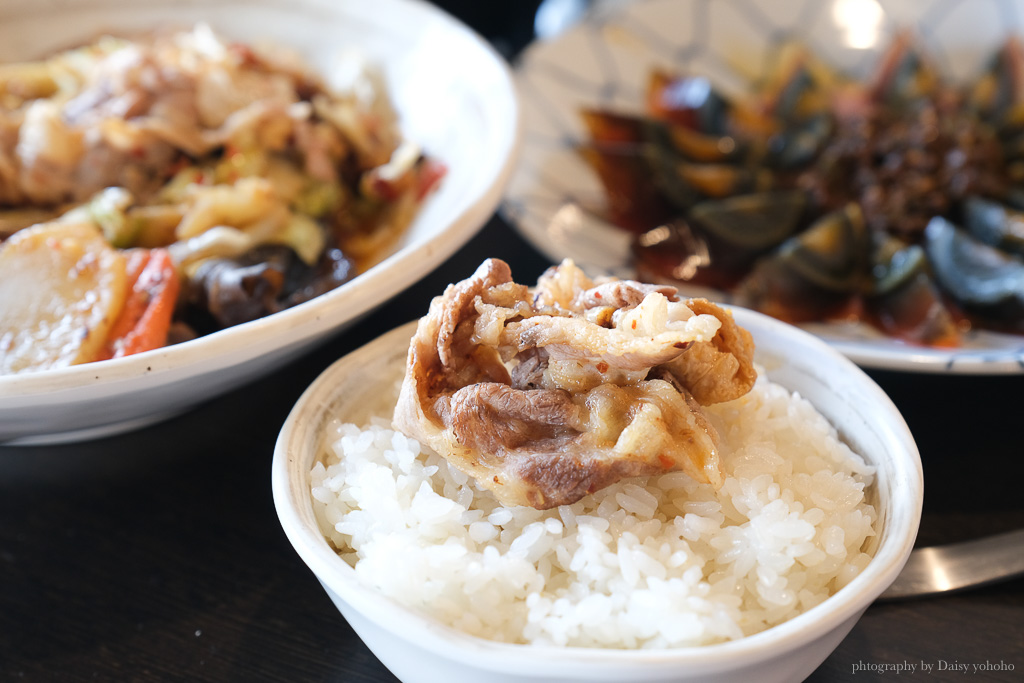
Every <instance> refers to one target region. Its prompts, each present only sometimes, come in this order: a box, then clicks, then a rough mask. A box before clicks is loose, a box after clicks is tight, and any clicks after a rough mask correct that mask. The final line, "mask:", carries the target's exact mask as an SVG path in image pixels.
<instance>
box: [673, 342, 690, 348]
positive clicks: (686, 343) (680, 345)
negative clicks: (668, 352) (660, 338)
mask: <svg viewBox="0 0 1024 683" xmlns="http://www.w3.org/2000/svg"><path fill="white" fill-rule="evenodd" d="M689 345H690V343H689V342H676V343H675V344H673V346H675V347H676V348H677V349H685V348H686V347H687V346H689Z"/></svg>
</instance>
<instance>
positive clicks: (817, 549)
mask: <svg viewBox="0 0 1024 683" xmlns="http://www.w3.org/2000/svg"><path fill="white" fill-rule="evenodd" d="M385 393H386V392H385ZM396 396H397V386H396V389H395V394H394V396H390V395H389V396H385V397H383V399H382V402H381V405H379V406H377V407H376V410H375V411H371V412H376V416H372V415H371V416H370V417H369V418H368V419H366V420H365V421H361V422H360V425H356V424H352V423H343V422H342V421H341V420H340V419H338V418H328V421H327V423H326V424H325V428H324V432H325V435H324V437H323V439H322V445H321V448H320V453H319V454H318V455H317V457H316V461H315V464H314V465H313V467H312V471H311V472H310V476H311V487H310V489H311V493H312V499H313V500H312V506H313V513H314V515H315V517H316V521H317V524H318V526H319V527H320V530H321V531H322V532H323V534H324V536H325V537H326V538H327V540H328V541H329V542H330V543H331V545H332V546H333V547H334V548H335V549H336V550H337V551H338V553H339V555H340V556H341V557H342V558H343V559H344V560H345V562H347V563H348V564H349V565H350V566H352V567H354V569H355V573H356V575H357V576H358V577H359V579H360V580H361V581H362V582H365V583H366V584H368V585H371V586H374V587H376V588H377V589H378V590H380V591H381V592H382V593H383V594H384V595H386V596H388V597H390V598H391V599H393V600H395V601H397V602H398V603H400V604H402V605H405V606H406V607H409V608H411V609H413V610H416V611H419V612H420V613H422V614H424V615H426V616H428V618H432V619H435V620H437V621H440V622H442V623H444V624H447V625H449V626H451V627H453V628H455V629H458V630H460V631H463V632H465V633H468V634H470V635H473V636H478V637H481V638H485V639H488V640H493V641H501V642H506V643H517V644H529V645H535V646H556V647H561V646H570V647H586V648H608V649H658V648H677V647H683V646H693V645H707V644H712V643H720V642H724V641H730V640H737V639H740V638H743V637H745V636H749V635H752V634H754V633H758V632H760V631H763V630H765V629H767V628H769V627H771V626H774V625H776V624H779V623H782V622H784V621H787V620H789V619H791V618H793V617H795V616H796V615H798V614H800V613H802V612H805V611H807V610H809V609H811V608H812V607H814V606H815V605H818V604H819V603H821V602H823V601H824V600H825V599H826V598H828V597H829V596H830V595H833V594H834V593H835V592H836V591H838V590H839V589H841V588H842V587H843V586H845V585H847V584H848V583H850V581H852V580H853V579H854V578H855V577H856V576H857V575H858V574H859V573H860V572H861V571H862V570H863V569H864V568H865V567H866V566H867V565H868V563H869V561H870V560H871V555H869V554H868V553H867V552H865V549H867V548H869V547H871V546H872V545H873V542H872V541H869V538H871V537H872V536H874V535H875V528H876V523H877V513H876V507H875V505H874V503H873V499H874V494H873V488H872V483H873V478H874V474H875V468H874V467H872V466H870V465H868V464H866V463H865V461H864V459H862V458H861V457H860V456H859V455H857V454H856V453H854V452H853V451H852V450H851V449H850V448H849V447H848V446H847V445H846V444H845V443H843V442H842V441H841V440H840V438H839V435H838V434H837V432H836V430H835V429H834V428H833V427H832V426H831V425H830V424H829V422H828V421H827V420H826V419H825V418H824V417H823V416H822V415H821V414H819V413H818V412H817V411H816V410H815V408H814V407H813V406H812V405H811V404H810V403H809V402H808V401H806V400H805V399H803V398H801V397H800V396H799V395H797V394H792V393H790V392H789V391H788V390H786V389H785V388H784V387H782V386H780V385H778V384H775V383H773V382H771V381H770V380H768V379H767V378H766V377H765V376H764V373H763V372H762V373H761V376H760V377H759V379H758V381H757V384H756V385H755V387H754V389H753V390H752V391H751V392H750V393H749V394H748V395H746V396H744V397H742V398H740V399H738V400H736V401H732V402H728V403H723V404H719V405H715V406H710V407H708V408H707V412H708V414H709V418H710V420H711V421H712V423H713V424H714V425H715V427H716V428H717V429H718V430H719V432H720V435H721V437H722V438H721V446H722V448H721V454H720V457H721V466H722V470H723V474H724V475H725V482H724V484H723V486H722V488H721V489H720V490H719V491H715V490H714V489H713V487H711V486H710V485H708V484H699V483H697V482H695V481H694V480H693V479H691V478H690V477H689V476H687V475H686V474H684V473H682V472H677V473H671V474H666V475H662V476H658V477H651V478H643V479H628V480H624V481H622V482H619V483H618V484H616V485H613V486H610V487H608V488H606V489H603V490H601V491H598V492H596V493H595V494H592V495H590V496H587V497H585V498H584V499H582V500H580V501H578V502H577V503H575V504H573V505H569V506H562V507H559V508H555V509H552V510H547V511H539V510H534V509H532V508H527V507H503V506H501V505H499V504H498V503H497V501H496V500H495V499H494V497H493V496H492V495H491V494H490V493H489V492H487V491H485V490H483V489H480V488H478V487H477V486H476V485H475V484H474V482H472V481H471V480H469V479H468V477H467V476H466V475H465V474H463V473H462V472H460V471H459V470H457V469H455V468H454V467H449V466H448V464H447V462H446V461H445V460H444V459H443V458H441V457H440V456H438V455H437V454H435V453H433V452H431V451H429V450H428V449H426V447H424V446H421V445H420V444H419V443H418V442H416V441H414V440H412V439H408V438H406V437H405V436H403V435H402V434H400V433H398V432H395V431H392V430H391V429H390V409H391V408H392V407H393V405H394V400H395V397H396Z"/></svg>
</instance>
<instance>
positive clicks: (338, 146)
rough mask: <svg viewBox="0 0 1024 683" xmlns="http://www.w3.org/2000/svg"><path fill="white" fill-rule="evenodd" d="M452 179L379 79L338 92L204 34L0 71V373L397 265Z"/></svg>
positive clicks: (110, 42) (238, 314)
mask: <svg viewBox="0 0 1024 683" xmlns="http://www.w3.org/2000/svg"><path fill="white" fill-rule="evenodd" d="M444 172H445V169H444V167H443V166H442V165H441V164H440V163H439V162H437V161H436V160H432V159H430V158H428V157H426V156H425V155H424V153H423V152H422V151H421V150H420V148H419V147H418V146H417V145H416V144H414V143H413V142H410V141H408V140H404V139H402V137H401V135H400V132H399V127H398V121H397V116H396V113H395V111H394V109H393V108H392V105H391V102H390V100H389V98H388V95H387V93H386V92H385V89H384V84H383V79H382V77H381V76H380V75H379V74H378V73H377V72H375V71H374V70H372V69H369V68H367V69H364V70H362V72H361V73H360V74H359V75H358V77H356V78H355V79H354V82H353V83H352V84H351V87H347V88H346V89H345V90H344V92H336V91H334V90H333V89H332V88H329V87H328V86H327V85H326V84H325V83H324V82H323V80H322V79H321V78H320V77H319V76H318V75H317V74H314V73H313V72H312V71H311V70H310V69H309V68H308V67H307V66H306V65H305V64H303V63H302V62H301V60H299V59H297V58H296V57H295V56H293V55H291V54H287V53H284V52H283V51H281V50H280V49H278V48H274V49H261V48H258V47H256V46H249V45H244V44H239V43H231V42H227V41H224V40H222V39H221V38H220V37H218V36H217V35H215V34H214V33H213V32H212V31H211V30H210V29H209V27H207V26H205V25H198V26H196V27H195V28H193V29H192V30H189V31H184V32H158V33H154V34H152V35H147V36H145V37H141V38H135V39H132V40H127V39H121V38H113V37H104V38H102V39H100V40H98V41H96V42H94V43H92V44H90V45H87V46H84V47H80V48H75V49H71V50H67V51H64V52H61V53H59V54H56V55H54V56H52V57H50V58H47V59H44V60H41V61H36V62H27V63H19V64H8V65H3V66H0V374H9V373H18V372H25V371H33V370H41V369H47V368H54V367H63V366H66V365H70V364H77V363H85V362H91V361H96V360H104V359H109V358H116V357H119V356H123V355H128V354H132V353H138V352H141V351H146V350H150V349H154V348H159V347H162V346H165V345H167V344H172V343H176V342H180V341H185V340H188V339H191V338H194V337H196V336H201V335H204V334H208V333H211V332H214V331H216V330H219V329H222V328H224V327H227V326H231V325H237V324H240V323H244V322H246V321H250V320H253V319H256V318H259V317H262V316H265V315H268V314H271V313H275V312H277V311H280V310H283V309H285V308H288V307H290V306H294V305H296V304H299V303H302V302H304V301H307V300H309V299H311V298H313V297H315V296H318V295H319V294H322V293H324V292H326V291H328V290H330V289H333V288H335V287H337V286H339V285H340V284H342V283H344V282H346V281H347V280H349V279H350V278H352V277H354V276H355V275H357V274H358V273H359V272H361V271H362V270H364V269H366V268H367V267H369V266H371V265H372V264H373V263H375V262H376V261H378V260H380V259H381V258H383V257H384V256H386V255H387V253H388V251H389V250H390V249H391V248H393V246H394V245H395V243H396V242H397V240H398V238H399V236H400V235H401V234H402V232H403V231H404V229H405V228H406V227H407V226H408V224H409V223H410V221H411V220H412V218H413V217H414V215H415V213H416V211H417V210H418V208H419V207H420V205H421V204H422V202H423V200H424V199H425V197H426V196H427V195H428V194H429V192H430V191H431V190H432V189H433V188H434V187H436V185H437V184H438V182H439V181H440V180H441V178H442V177H443V175H444Z"/></svg>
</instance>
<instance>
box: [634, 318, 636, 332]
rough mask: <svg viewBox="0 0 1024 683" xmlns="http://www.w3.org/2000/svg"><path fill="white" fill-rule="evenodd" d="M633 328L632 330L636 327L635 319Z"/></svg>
mask: <svg viewBox="0 0 1024 683" xmlns="http://www.w3.org/2000/svg"><path fill="white" fill-rule="evenodd" d="M633 329H634V330H635V329H636V321H635V320H634V321H633Z"/></svg>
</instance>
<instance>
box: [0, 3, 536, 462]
mask: <svg viewBox="0 0 1024 683" xmlns="http://www.w3.org/2000/svg"><path fill="white" fill-rule="evenodd" d="M200 20H202V21H205V22H207V23H209V24H210V25H211V26H212V27H213V28H214V29H215V30H216V31H218V32H219V33H221V34H222V35H224V36H226V37H227V38H229V39H238V40H244V41H261V40H269V41H272V42H274V43H276V44H280V45H283V46H285V47H289V48H293V49H295V50H297V51H299V53H300V54H302V55H303V56H304V57H305V58H306V59H307V60H308V61H309V63H310V64H311V65H312V66H313V67H314V68H315V69H317V70H318V71H319V72H320V73H325V74H329V70H330V69H331V67H332V65H334V64H336V60H337V59H338V58H339V57H340V56H341V54H340V53H341V52H342V51H345V50H353V49H354V50H356V51H358V52H360V53H362V54H363V55H365V58H366V59H367V61H369V62H371V63H373V64H376V65H378V66H380V67H381V68H382V69H383V71H384V73H385V76H386V78H387V82H388V86H389V91H390V93H391V95H392V98H393V100H394V103H395V106H396V107H397V109H398V111H399V114H400V116H401V121H402V128H403V132H404V134H405V135H406V136H407V137H408V138H409V139H412V140H415V141H417V142H419V143H421V144H422V145H423V147H424V148H425V149H426V150H427V152H428V153H430V154H431V155H433V156H435V157H437V158H439V159H441V160H442V161H443V162H444V163H445V164H446V165H447V166H448V175H447V176H446V177H445V179H444V181H443V183H442V185H441V187H440V189H439V191H438V192H436V193H435V194H434V195H432V196H431V198H430V199H429V200H428V202H427V204H426V205H425V206H424V207H423V210H422V211H421V213H420V214H419V216H418V217H417V219H416V221H415V222H414V223H413V225H412V226H411V228H410V230H409V232H408V234H407V235H406V236H405V238H404V241H403V244H402V247H401V249H400V250H399V251H398V252H397V253H395V254H394V255H392V256H391V257H390V258H388V259H386V260H385V261H383V262H382V263H380V264H378V265H377V266H375V267H373V268H372V269H370V270H369V271H367V272H366V273H364V274H362V275H360V276H359V277H357V278H355V279H354V280H353V281H351V282H349V283H347V284H345V285H343V286H342V287H339V288H338V289H336V290H334V291H332V292H329V293H327V294H325V295H323V296H321V297H318V298H317V299H314V300H312V301H310V302H307V303H304V304H302V305H299V306H296V307H295V308H292V309H289V310H286V311H283V312H281V313H277V314H274V315H271V316H269V317H267V318H264V319H261V320H256V321H253V322H249V323H245V324H243V325H238V326H236V327H232V328H229V329H226V330H222V331H220V332H217V333H215V334H211V335H208V336H205V337H201V338H199V339H197V340H194V341H189V342H186V343H183V344H179V345H177V346H172V347H167V348H164V349H160V350H156V351H151V352H148V353H144V354H140V355H138V356H130V357H127V358H121V359H117V360H111V361H104V362H100V363H91V364H86V365H80V366H73V367H69V368H63V369H58V370H52V371H45V372H39V373H33V374H24V375H15V376H7V377H0V442H3V441H9V440H15V441H16V442H20V443H27V442H28V443H31V442H38V441H44V440H45V441H59V440H72V439H81V438H86V437H90V436H98V435H101V434H109V433H112V432H116V431H119V430H125V429H129V428H131V427H135V426H139V425H141V424H145V423H148V422H152V421H154V420H158V419H161V418H163V417H167V416H169V415H172V414H174V413H177V412H180V411H182V410H184V409H187V408H189V407H191V406H194V405H196V404H197V403H199V402H201V401H205V400H208V399H209V398H211V397H213V396H215V395H217V394H220V393H223V392H226V391H228V390H230V389H232V388H235V387H237V386H239V385H241V384H243V383H244V382H247V381H249V380H252V379H253V378H255V377H257V376H259V375H261V374H265V373H267V372H269V371H270V370H272V369H274V368H275V367H278V366H280V365H282V364H283V363H285V362H286V361H288V360H290V359H291V358H293V357H295V356H296V355H297V354H299V353H302V352H303V351H304V350H306V349H307V348H308V347H310V346H311V345H313V344H315V343H316V342H318V341H320V340H322V339H323V337H324V336H325V335H328V334H330V333H334V332H337V331H338V330H340V329H342V328H343V327H344V326H345V325H347V324H349V323H351V322H352V321H353V320H355V319H356V318H357V317H359V316H360V315H362V314H364V313H366V312H367V311H369V310H371V309H373V308H374V307H376V306H377V305H379V304H381V303H383V302H384V301H386V300H387V299H389V298H391V297H392V296H394V295H395V294H397V293H398V292H400V291H402V290H403V289H404V288H405V287H407V286H409V285H411V284H413V283H414V282H416V281H417V280H418V279H420V278H421V277H422V276H424V275H425V274H427V273H428V272H430V271H431V270H432V269H433V268H435V267H436V266H437V265H439V264H440V263H442V262H443V261H444V260H445V259H446V258H447V257H448V256H449V255H451V254H452V253H454V252H455V251H456V249H457V248H458V247H460V246H461V245H462V244H464V243H465V242H466V241H467V240H468V239H469V238H470V237H471V236H472V235H473V234H474V233H475V232H476V231H477V230H478V229H479V228H480V227H481V226H482V225H483V224H484V223H485V222H486V221H487V219H488V218H489V217H490V216H491V215H492V214H493V212H494V210H495V208H496V207H497V205H498V202H499V201H500V198H501V193H502V190H503V188H504V185H505V183H506V181H507V179H508V176H509V173H510V170H511V166H512V162H513V158H514V156H515V154H514V153H515V149H516V147H517V144H518V109H517V100H516V95H515V89H514V87H513V85H512V81H511V77H510V74H509V70H508V67H507V65H506V64H505V62H504V61H503V60H502V59H501V57H499V56H498V54H497V53H496V52H494V50H493V49H492V48H491V47H490V46H489V45H488V44H487V43H485V42H484V41H483V40H482V39H481V38H480V37H479V36H477V35H476V34H475V33H473V32H472V31H471V30H470V29H468V28H467V27H465V26H464V25H462V24H461V23H459V22H457V21H456V20H454V19H453V18H451V17H449V16H448V15H446V14H444V13H442V12H440V11H439V10H437V9H436V8H434V7H433V6H431V5H428V4H426V3H423V2H419V1H418V0H374V2H362V1H360V0H261V1H260V2H258V3H245V2H232V1H231V0H212V1H208V2H199V1H191V0H187V1H185V2H180V1H174V0H134V1H132V2H128V1H127V0H62V1H61V2H35V3H28V2H15V1H10V2H0V62H8V61H14V60H19V59H28V58H35V57H41V56H45V55H47V54H49V53H52V52H54V51H56V50H58V49H60V48H64V47H68V46H71V45H75V44H80V43H83V42H87V41H89V40H92V39H94V38H95V37H96V36H97V35H99V34H101V33H102V32H112V33H126V34H131V33H132V32H138V31H141V30H145V29H149V28H153V27H155V26H158V25H172V26H175V25H177V26H182V27H183V28H187V27H189V26H191V25H192V24H194V23H195V22H197V21H200Z"/></svg>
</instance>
